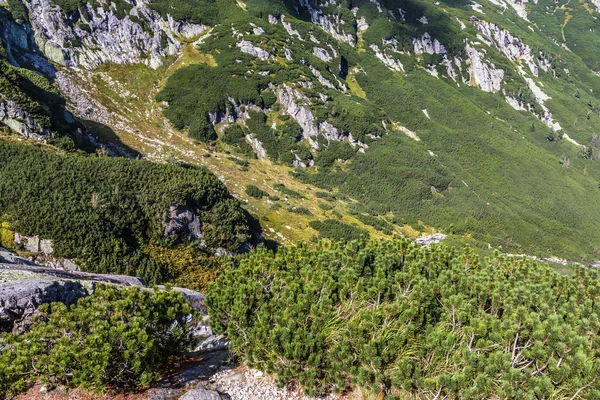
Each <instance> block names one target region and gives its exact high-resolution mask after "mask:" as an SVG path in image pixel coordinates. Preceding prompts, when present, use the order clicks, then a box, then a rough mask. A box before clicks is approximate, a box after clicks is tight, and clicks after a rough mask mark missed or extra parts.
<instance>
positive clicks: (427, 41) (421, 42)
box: [412, 32, 446, 54]
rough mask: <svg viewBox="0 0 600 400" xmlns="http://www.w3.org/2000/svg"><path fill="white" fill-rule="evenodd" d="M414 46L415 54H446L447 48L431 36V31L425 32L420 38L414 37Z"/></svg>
mask: <svg viewBox="0 0 600 400" xmlns="http://www.w3.org/2000/svg"><path fill="white" fill-rule="evenodd" d="M412 42H413V47H414V52H415V54H423V53H427V54H446V48H445V47H444V45H443V44H441V43H440V42H439V41H438V40H437V39H433V40H432V38H431V36H430V35H429V33H427V32H425V33H424V34H423V36H421V37H420V38H413V40H412Z"/></svg>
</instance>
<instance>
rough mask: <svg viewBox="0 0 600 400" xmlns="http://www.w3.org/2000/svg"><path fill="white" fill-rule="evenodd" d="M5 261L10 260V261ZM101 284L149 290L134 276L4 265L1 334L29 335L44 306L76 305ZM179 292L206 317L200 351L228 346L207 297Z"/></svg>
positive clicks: (197, 331)
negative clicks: (209, 313) (216, 330)
mask: <svg viewBox="0 0 600 400" xmlns="http://www.w3.org/2000/svg"><path fill="white" fill-rule="evenodd" d="M3 253H4V252H3ZM3 259H4V260H7V257H3ZM0 261H1V260H0ZM7 261H8V260H7ZM98 283H102V284H109V285H118V286H123V287H127V286H137V287H140V288H144V289H146V285H145V283H144V282H143V281H141V280H140V279H138V278H134V277H131V276H124V275H105V274H91V273H86V272H79V271H68V270H62V269H53V268H46V267H40V266H37V265H24V264H15V263H12V262H10V263H0V332H10V331H12V332H17V333H20V332H23V331H26V330H27V329H28V327H29V326H30V325H31V318H32V316H33V315H35V313H36V310H37V308H38V307H39V306H40V305H41V304H45V303H51V302H61V303H65V304H72V303H74V302H76V301H77V300H78V299H80V298H82V297H85V296H89V295H91V294H92V293H93V292H94V290H95V287H96V285H97V284H98ZM147 290H150V289H147ZM175 290H178V291H179V292H180V293H181V294H182V295H183V297H184V298H185V299H186V300H188V301H189V303H190V305H191V306H192V307H193V308H194V309H196V310H197V311H198V312H199V313H200V314H201V315H204V317H202V318H201V320H200V321H197V323H196V324H195V325H194V327H193V333H194V335H195V336H196V337H198V338H200V339H202V340H201V341H200V345H199V347H198V348H199V349H217V348H223V346H226V345H227V342H226V341H225V340H224V339H223V338H220V337H217V336H214V335H213V332H212V330H211V329H210V326H209V324H208V322H209V321H208V316H206V306H205V305H204V296H203V295H202V294H200V293H198V292H195V291H193V290H189V289H181V288H176V289H175Z"/></svg>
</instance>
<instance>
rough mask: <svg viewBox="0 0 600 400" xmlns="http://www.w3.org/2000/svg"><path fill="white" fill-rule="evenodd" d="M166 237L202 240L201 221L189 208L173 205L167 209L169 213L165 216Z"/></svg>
mask: <svg viewBox="0 0 600 400" xmlns="http://www.w3.org/2000/svg"><path fill="white" fill-rule="evenodd" d="M168 235H176V236H177V237H188V238H193V239H194V240H203V239H204V235H203V234H202V221H200V219H199V218H198V214H197V213H195V212H194V211H193V210H192V209H191V208H190V207H185V206H180V205H177V204H175V205H173V206H171V207H169V212H168V214H167V226H166V227H165V236H168Z"/></svg>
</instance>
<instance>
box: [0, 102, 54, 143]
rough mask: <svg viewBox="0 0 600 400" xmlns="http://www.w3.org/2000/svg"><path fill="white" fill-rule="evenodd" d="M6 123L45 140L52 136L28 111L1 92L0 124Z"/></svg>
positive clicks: (40, 139)
mask: <svg viewBox="0 0 600 400" xmlns="http://www.w3.org/2000/svg"><path fill="white" fill-rule="evenodd" d="M1 124H3V125H6V126H8V127H9V128H10V129H12V130H14V131H15V132H17V133H18V134H20V135H23V136H25V137H28V138H30V139H35V140H39V141H42V142H45V141H46V140H47V139H49V138H51V137H52V135H51V134H50V132H49V131H48V130H47V129H45V128H43V127H42V126H41V125H40V124H39V123H38V122H37V121H36V120H35V118H33V117H32V116H31V115H30V114H29V113H28V112H26V111H24V110H23V109H22V108H21V107H19V105H18V104H17V103H15V102H14V101H12V100H8V99H7V98H5V97H4V95H2V93H0V125H1Z"/></svg>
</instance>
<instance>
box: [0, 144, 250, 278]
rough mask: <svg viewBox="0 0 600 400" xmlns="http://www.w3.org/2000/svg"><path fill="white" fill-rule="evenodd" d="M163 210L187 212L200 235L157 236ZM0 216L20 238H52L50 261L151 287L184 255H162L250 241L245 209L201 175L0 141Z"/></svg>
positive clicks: (197, 170)
mask: <svg viewBox="0 0 600 400" xmlns="http://www.w3.org/2000/svg"><path fill="white" fill-rule="evenodd" d="M173 206H174V207H179V206H181V207H184V208H185V210H189V211H190V212H191V213H193V214H195V215H197V218H198V219H199V223H200V224H201V230H202V232H201V233H202V238H195V237H193V236H191V235H189V234H188V233H186V231H185V229H183V228H181V229H175V230H171V231H168V232H167V226H168V224H169V222H170V221H171V215H170V214H169V213H172V212H173V209H172V207H173ZM0 217H1V219H2V220H3V221H5V222H8V223H9V225H10V227H11V229H12V230H14V231H17V232H19V233H20V234H22V235H39V236H40V237H42V238H48V239H52V241H53V247H54V249H53V250H54V254H53V255H54V256H58V257H68V258H74V259H76V260H77V262H78V264H80V266H81V267H82V268H84V269H85V270H87V271H90V272H100V273H114V274H127V275H133V276H139V277H142V278H144V279H145V280H146V281H147V282H148V283H154V284H156V283H161V282H165V281H168V280H171V279H175V278H176V277H177V275H178V272H177V268H175V267H174V264H177V263H179V262H180V260H179V261H178V259H180V258H184V257H182V255H181V254H179V255H178V253H177V252H175V253H172V254H171V256H169V255H168V254H169V249H172V250H176V249H180V250H181V252H183V253H185V248H186V247H187V246H191V247H192V250H193V249H194V248H195V249H196V250H195V251H192V253H203V252H209V253H210V252H212V251H215V249H217V248H224V249H226V250H230V251H238V250H239V249H240V247H241V246H242V245H243V244H244V243H246V242H247V241H248V240H250V239H251V231H250V227H249V220H248V216H247V214H246V212H245V211H244V210H243V209H242V208H241V206H240V203H239V202H238V201H237V200H236V199H234V198H232V197H231V196H230V194H229V192H228V191H227V188H226V187H225V186H224V185H223V184H222V183H221V182H220V181H219V180H218V179H217V178H216V177H215V176H214V175H213V174H212V173H210V172H209V171H208V170H206V169H205V168H202V167H197V166H192V165H170V164H157V163H151V162H149V161H143V160H128V159H124V158H112V157H97V156H95V155H94V156H87V155H73V154H61V153H56V152H52V151H47V150H42V149H37V148H34V147H32V146H23V145H19V144H12V143H6V142H0ZM181 224H182V225H184V222H182V223H181ZM160 249H162V250H160ZM198 257H200V259H203V257H201V255H199V256H198ZM192 258H193V257H192ZM190 264H192V265H193V264H194V262H193V261H190ZM179 273H181V270H180V271H179Z"/></svg>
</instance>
